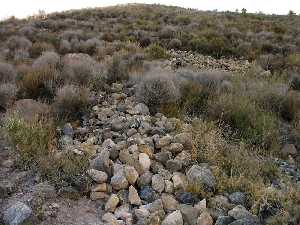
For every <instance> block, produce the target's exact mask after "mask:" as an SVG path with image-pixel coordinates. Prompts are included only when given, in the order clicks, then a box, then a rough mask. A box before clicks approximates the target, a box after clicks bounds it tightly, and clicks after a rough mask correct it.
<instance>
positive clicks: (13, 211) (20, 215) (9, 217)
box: [3, 202, 32, 225]
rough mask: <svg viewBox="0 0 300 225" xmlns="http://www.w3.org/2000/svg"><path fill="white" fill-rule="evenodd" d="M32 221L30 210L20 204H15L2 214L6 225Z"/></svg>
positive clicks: (17, 224) (18, 224) (19, 224)
mask: <svg viewBox="0 0 300 225" xmlns="http://www.w3.org/2000/svg"><path fill="white" fill-rule="evenodd" d="M31 219H32V210H31V208H30V207H29V206H28V205H26V204H24V203H22V202H15V203H14V204H13V205H11V206H10V207H9V208H8V209H6V210H4V212H3V221H4V224H7V225H21V224H25V223H27V222H29V221H30V220H31Z"/></svg>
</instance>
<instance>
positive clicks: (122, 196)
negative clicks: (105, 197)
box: [117, 189, 129, 205]
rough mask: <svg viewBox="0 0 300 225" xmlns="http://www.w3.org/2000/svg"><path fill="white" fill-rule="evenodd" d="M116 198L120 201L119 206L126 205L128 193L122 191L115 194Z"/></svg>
mask: <svg viewBox="0 0 300 225" xmlns="http://www.w3.org/2000/svg"><path fill="white" fill-rule="evenodd" d="M117 195H118V198H119V200H120V204H122V205H124V204H128V203H129V191H128V190H126V189H122V190H120V191H118V193H117Z"/></svg>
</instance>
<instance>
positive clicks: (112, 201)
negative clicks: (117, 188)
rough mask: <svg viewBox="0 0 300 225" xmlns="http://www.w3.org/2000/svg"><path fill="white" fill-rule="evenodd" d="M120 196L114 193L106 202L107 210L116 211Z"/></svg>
mask: <svg viewBox="0 0 300 225" xmlns="http://www.w3.org/2000/svg"><path fill="white" fill-rule="evenodd" d="M119 201H120V200H119V198H118V196H117V195H116V194H112V195H111V196H110V197H109V199H108V201H107V202H106V204H105V211H109V212H114V211H115V210H116V208H117V205H118V204H119Z"/></svg>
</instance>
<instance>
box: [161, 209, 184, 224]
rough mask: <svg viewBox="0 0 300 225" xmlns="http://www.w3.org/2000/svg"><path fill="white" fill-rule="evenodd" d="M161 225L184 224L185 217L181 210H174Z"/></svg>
mask: <svg viewBox="0 0 300 225" xmlns="http://www.w3.org/2000/svg"><path fill="white" fill-rule="evenodd" d="M161 225H183V219H182V215H181V212H180V211H179V210H177V211H175V212H172V213H171V214H169V215H168V216H166V218H165V219H164V220H163V221H162V223H161Z"/></svg>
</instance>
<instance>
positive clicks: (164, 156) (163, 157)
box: [155, 151, 172, 164]
mask: <svg viewBox="0 0 300 225" xmlns="http://www.w3.org/2000/svg"><path fill="white" fill-rule="evenodd" d="M171 158H172V153H171V152H169V151H161V152H158V153H156V154H155V159H156V160H157V161H158V162H161V163H163V164H165V163H166V162H167V161H168V160H170V159H171Z"/></svg>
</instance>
